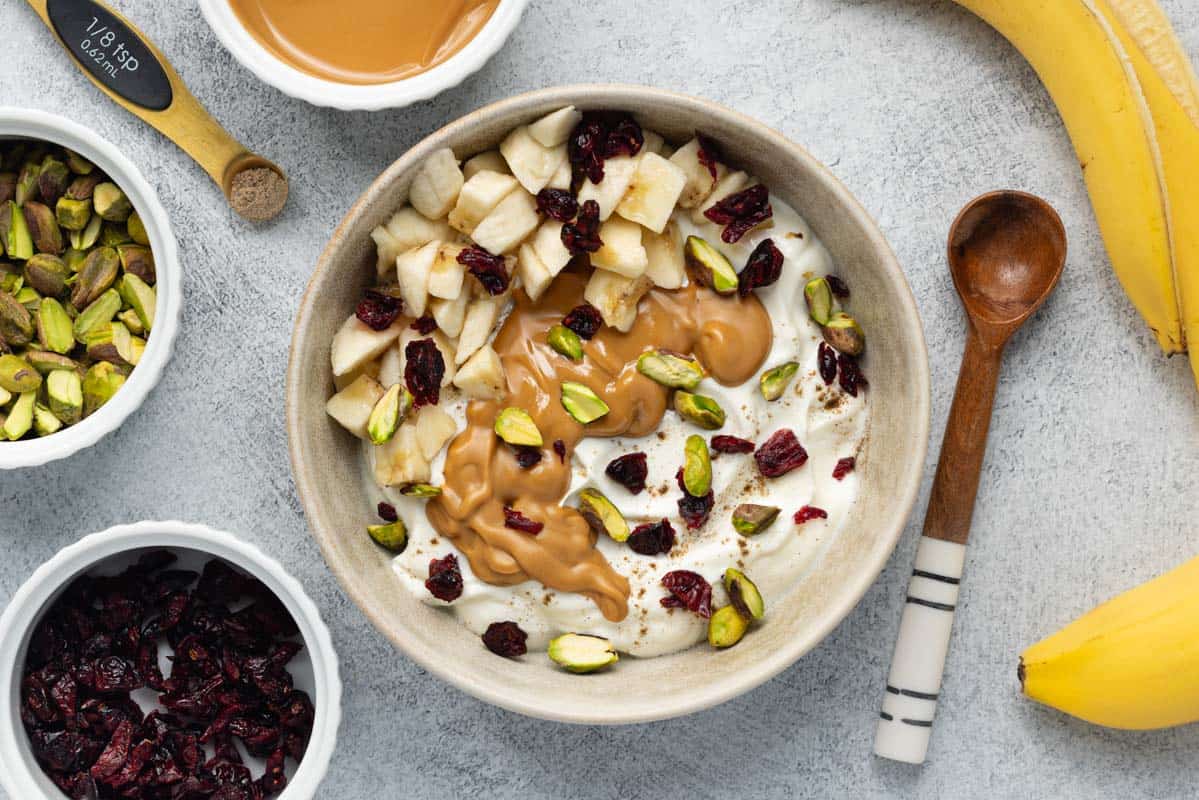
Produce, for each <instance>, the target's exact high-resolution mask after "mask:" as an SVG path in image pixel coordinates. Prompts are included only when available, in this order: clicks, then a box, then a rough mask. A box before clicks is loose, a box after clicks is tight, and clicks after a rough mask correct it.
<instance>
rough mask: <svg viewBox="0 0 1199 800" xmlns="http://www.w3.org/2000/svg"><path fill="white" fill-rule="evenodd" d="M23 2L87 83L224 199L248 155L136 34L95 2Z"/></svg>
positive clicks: (149, 45)
mask: <svg viewBox="0 0 1199 800" xmlns="http://www.w3.org/2000/svg"><path fill="white" fill-rule="evenodd" d="M28 2H29V5H31V6H32V7H33V9H34V11H36V12H37V13H38V15H39V16H40V17H41V18H42V21H43V22H44V23H46V27H48V28H49V29H50V30H51V32H53V33H54V35H55V36H56V37H57V38H58V41H59V43H60V44H62V46H63V47H64V48H65V49H66V51H67V52H68V53H70V54H71V57H72V59H73V60H74V61H75V65H76V66H77V67H79V69H80V71H82V72H83V73H84V74H85V75H87V76H88V78H90V79H91V81H92V83H94V84H96V86H98V87H100V89H101V91H103V92H104V93H105V94H107V95H108V96H109V97H111V98H112V99H113V100H114V101H116V102H117V103H119V104H120V105H122V106H124V107H125V108H126V109H127V110H128V111H129V112H131V113H133V114H135V115H137V116H138V117H141V118H142V119H143V120H145V121H146V122H147V123H148V124H150V125H151V126H153V127H154V128H157V129H158V130H159V131H160V132H161V133H162V134H163V135H165V136H166V137H167V138H168V139H170V140H171V141H173V142H175V144H177V145H179V147H180V148H182V149H183V150H184V152H186V153H187V154H188V155H189V156H191V157H192V158H193V159H195V161H196V162H197V163H198V164H199V165H200V166H201V167H203V168H204V171H205V172H207V173H208V174H209V175H210V176H212V179H213V180H214V181H216V183H217V185H218V186H220V187H221V189H222V190H223V191H224V192H225V193H226V194H228V182H229V181H230V180H231V179H232V174H233V171H231V169H230V167H231V166H233V165H234V164H236V163H238V162H241V161H243V160H244V159H245V157H247V156H249V155H250V153H248V152H247V151H246V149H245V147H243V146H242V145H241V144H240V143H239V142H238V141H237V140H235V139H234V138H233V137H232V136H230V135H229V133H228V131H226V130H225V129H224V128H222V127H221V125H220V124H219V123H218V122H217V121H216V120H214V119H213V118H212V116H211V115H210V114H209V113H208V112H207V111H205V110H204V108H203V106H201V105H200V103H199V101H198V100H196V98H195V97H193V96H192V93H191V92H189V91H188V90H187V87H186V86H184V84H183V80H182V79H181V78H180V77H179V75H178V73H176V72H175V70H174V68H172V67H171V65H170V62H168V61H167V59H166V58H165V57H164V56H163V54H162V53H161V52H159V50H158V48H157V47H155V46H154V45H153V44H152V43H151V42H150V40H149V39H147V38H146V37H145V35H143V34H142V33H141V31H139V30H138V29H137V28H135V27H134V26H133V25H132V24H131V23H130V22H129V20H127V19H125V17H123V16H121V15H120V14H118V13H117V12H115V11H113V10H112V9H110V8H109V7H108V6H106V5H104V4H103V3H100V2H97V0H28Z"/></svg>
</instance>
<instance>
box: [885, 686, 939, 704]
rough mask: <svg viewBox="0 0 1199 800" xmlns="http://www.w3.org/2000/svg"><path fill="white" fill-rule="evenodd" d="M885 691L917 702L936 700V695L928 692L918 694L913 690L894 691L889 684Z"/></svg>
mask: <svg viewBox="0 0 1199 800" xmlns="http://www.w3.org/2000/svg"><path fill="white" fill-rule="evenodd" d="M887 691H888V692H890V693H891V694H898V695H903V696H904V697H913V698H915V699H917V700H936V699H937V695H935V694H929V693H928V692H918V691H916V690H915V689H896V688H895V687H894V686H892V685H891V684H887Z"/></svg>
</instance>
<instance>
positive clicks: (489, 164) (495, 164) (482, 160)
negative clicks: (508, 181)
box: [462, 150, 510, 181]
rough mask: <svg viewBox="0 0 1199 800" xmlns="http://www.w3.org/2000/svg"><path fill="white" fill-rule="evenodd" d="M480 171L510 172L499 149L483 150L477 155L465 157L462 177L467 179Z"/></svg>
mask: <svg viewBox="0 0 1199 800" xmlns="http://www.w3.org/2000/svg"><path fill="white" fill-rule="evenodd" d="M480 172H499V173H502V174H504V175H508V174H510V173H509V172H508V162H507V161H505V160H504V157H503V156H502V155H500V151H499V150H485V151H484V152H482V153H479V154H478V155H477V156H474V157H473V158H469V159H467V161H466V163H465V164H463V165H462V177H464V178H466V180H467V181H469V180H470V179H471V178H473V177H475V176H476V175H478V174H479V173H480Z"/></svg>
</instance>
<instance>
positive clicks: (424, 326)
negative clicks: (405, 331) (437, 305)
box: [411, 314, 437, 336]
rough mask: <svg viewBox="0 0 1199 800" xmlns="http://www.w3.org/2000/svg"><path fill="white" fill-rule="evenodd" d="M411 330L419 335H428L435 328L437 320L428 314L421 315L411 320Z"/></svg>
mask: <svg viewBox="0 0 1199 800" xmlns="http://www.w3.org/2000/svg"><path fill="white" fill-rule="evenodd" d="M411 327H412V330H414V331H416V332H417V333H419V334H420V335H421V336H428V335H429V334H430V333H432V332H433V331H435V330H437V320H435V319H433V317H432V316H431V315H429V314H425V315H424V316H423V317H420V318H418V319H414V320H412V326H411Z"/></svg>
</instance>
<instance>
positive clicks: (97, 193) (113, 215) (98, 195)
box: [92, 181, 133, 222]
mask: <svg viewBox="0 0 1199 800" xmlns="http://www.w3.org/2000/svg"><path fill="white" fill-rule="evenodd" d="M92 203H94V204H95V206H96V213H97V214H99V215H100V216H101V217H103V218H104V219H106V220H108V221H109V222H124V221H125V220H127V219H129V215H130V214H132V213H133V204H132V203H130V202H129V198H128V197H126V196H125V193H124V192H122V191H121V188H120V187H119V186H117V185H116V184H115V183H111V182H108V181H105V182H104V183H100V184H96V188H95V190H94V191H93V192H92Z"/></svg>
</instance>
